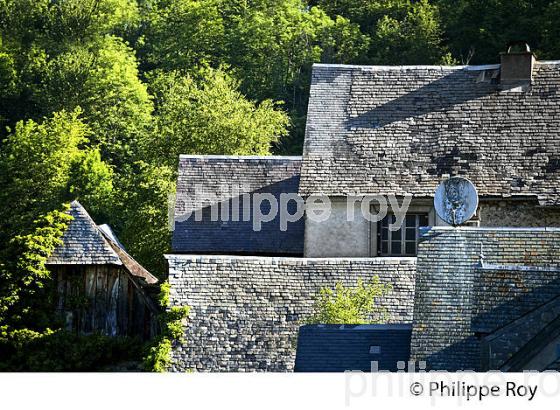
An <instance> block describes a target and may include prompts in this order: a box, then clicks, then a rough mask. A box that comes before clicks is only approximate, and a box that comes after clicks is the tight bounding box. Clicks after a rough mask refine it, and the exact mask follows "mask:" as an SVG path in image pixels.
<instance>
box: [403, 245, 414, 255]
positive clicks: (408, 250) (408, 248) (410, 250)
mask: <svg viewBox="0 0 560 410" xmlns="http://www.w3.org/2000/svg"><path fill="white" fill-rule="evenodd" d="M405 247H406V254H407V255H416V242H407V243H406V245H405Z"/></svg>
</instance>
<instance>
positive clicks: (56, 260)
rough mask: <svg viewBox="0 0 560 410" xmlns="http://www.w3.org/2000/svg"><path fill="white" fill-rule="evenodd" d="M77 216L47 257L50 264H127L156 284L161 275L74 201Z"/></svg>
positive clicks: (135, 273) (72, 211)
mask: <svg viewBox="0 0 560 410" xmlns="http://www.w3.org/2000/svg"><path fill="white" fill-rule="evenodd" d="M69 214H70V215H71V216H72V217H73V219H72V221H71V222H70V224H69V225H68V228H67V229H66V231H65V232H64V235H63V237H62V241H63V244H62V245H61V246H58V247H57V248H56V249H55V250H54V252H53V253H52V255H51V256H50V257H49V259H48V260H47V264H49V265H106V264H110V265H111V264H112V265H124V268H125V269H126V270H127V271H128V272H129V273H130V274H131V275H132V276H134V277H136V278H138V279H140V280H141V281H142V283H143V284H148V285H151V284H155V283H157V282H158V279H157V278H156V277H155V276H153V275H152V274H151V273H150V272H148V271H147V270H146V269H145V268H144V267H143V266H142V265H140V264H139V263H138V262H136V260H134V258H132V256H130V255H129V254H128V253H127V252H126V251H125V250H124V248H123V247H122V245H121V243H120V242H119V240H118V239H117V237H116V236H115V235H114V233H113V231H112V230H111V228H110V227H109V226H108V225H105V226H104V227H103V228H101V227H98V226H97V225H96V224H95V222H94V221H93V219H91V217H90V216H89V214H88V213H87V211H86V210H85V208H84V207H83V206H82V205H81V204H80V203H79V202H78V201H73V202H72V203H71V204H70V210H69Z"/></svg>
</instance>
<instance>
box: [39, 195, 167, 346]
mask: <svg viewBox="0 0 560 410" xmlns="http://www.w3.org/2000/svg"><path fill="white" fill-rule="evenodd" d="M69 213H70V215H71V216H72V217H73V220H72V221H71V222H70V224H69V226H68V228H67V230H66V232H65V233H64V236H63V238H62V239H63V244H62V245H61V246H59V247H58V248H56V249H55V251H54V252H53V254H52V255H51V256H50V258H49V259H48V261H47V266H48V267H49V269H50V270H51V272H52V273H53V277H55V278H56V287H57V292H56V295H57V303H56V312H57V313H58V314H59V315H60V316H61V317H62V318H63V320H64V321H65V324H66V329H67V330H72V331H76V332H78V333H82V334H91V333H102V334H105V335H109V336H138V337H140V338H142V339H144V340H146V339H149V338H151V337H153V336H154V335H155V334H156V333H157V315H158V313H159V309H158V306H157V304H156V303H154V300H153V298H152V296H151V295H150V294H151V293H154V292H155V291H156V290H157V286H156V285H157V283H158V279H157V278H156V277H155V276H153V275H152V274H150V272H148V271H147V270H146V269H145V268H144V267H142V266H141V265H140V264H139V263H138V262H136V261H135V260H134V258H132V257H131V256H130V255H129V254H128V253H127V252H126V251H125V249H124V247H123V246H122V244H121V243H120V242H119V241H118V239H117V238H116V236H115V235H114V234H113V232H112V231H111V229H110V228H109V227H108V226H107V225H103V226H97V225H96V224H95V222H94V221H93V219H92V218H91V217H90V216H89V214H88V213H87V211H86V210H85V209H84V207H83V206H82V205H81V204H80V203H79V202H78V201H74V202H72V204H71V207H70V210H69Z"/></svg>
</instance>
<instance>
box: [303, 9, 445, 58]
mask: <svg viewBox="0 0 560 410" xmlns="http://www.w3.org/2000/svg"><path fill="white" fill-rule="evenodd" d="M312 3H313V4H317V5H318V6H319V7H321V8H323V9H324V10H325V11H326V12H327V13H328V14H329V15H330V16H331V17H332V16H335V15H341V16H344V17H346V18H348V19H349V20H350V21H351V22H353V23H357V24H358V25H359V27H360V28H361V30H362V32H363V33H366V34H368V35H369V37H370V38H371V43H370V47H369V50H368V52H367V62H368V63H370V64H440V63H448V62H450V61H451V58H450V56H449V55H448V52H447V50H446V48H445V46H444V43H443V36H444V34H443V30H442V29H441V23H440V16H439V11H438V8H437V6H436V5H434V4H432V3H431V2H429V1H428V0H419V1H411V0H374V1H370V0H340V1H336V2H331V1H328V0H317V1H314V2H312Z"/></svg>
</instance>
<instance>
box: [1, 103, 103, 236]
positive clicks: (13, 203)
mask: <svg viewBox="0 0 560 410" xmlns="http://www.w3.org/2000/svg"><path fill="white" fill-rule="evenodd" d="M79 115H80V111H79V110H76V111H74V112H72V113H67V112H64V111H62V112H60V113H55V114H54V115H53V116H52V117H51V118H47V119H45V120H44V121H43V122H41V123H37V122H35V121H33V120H29V121H26V122H23V121H22V122H19V123H17V125H16V127H15V130H14V132H13V133H11V134H10V135H8V137H7V138H6V139H5V140H4V141H3V143H2V150H1V151H0V186H2V190H0V202H1V203H2V204H4V205H3V206H2V207H1V208H0V226H1V232H2V244H3V245H5V244H6V241H7V240H9V239H10V238H13V237H14V236H15V235H18V234H21V233H22V232H27V230H28V229H29V228H30V226H31V224H32V222H33V221H34V220H35V219H36V218H37V217H38V216H40V215H44V214H45V213H46V212H50V211H52V210H54V209H58V208H59V207H60V206H61V204H62V203H64V202H69V201H70V200H72V199H75V198H79V199H80V200H82V201H83V202H84V204H85V206H87V207H88V208H90V209H92V210H96V209H100V208H101V206H100V202H102V201H105V198H108V197H110V195H111V190H112V178H113V172H112V170H111V168H110V167H109V166H108V165H107V164H105V163H103V162H102V161H101V158H100V156H99V153H98V152H97V151H96V150H95V149H92V148H88V147H87V142H88V137H89V136H90V135H91V130H90V129H89V128H88V126H87V125H86V124H84V122H83V121H82V120H81V119H80V118H79ZM86 172H87V174H86Z"/></svg>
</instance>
